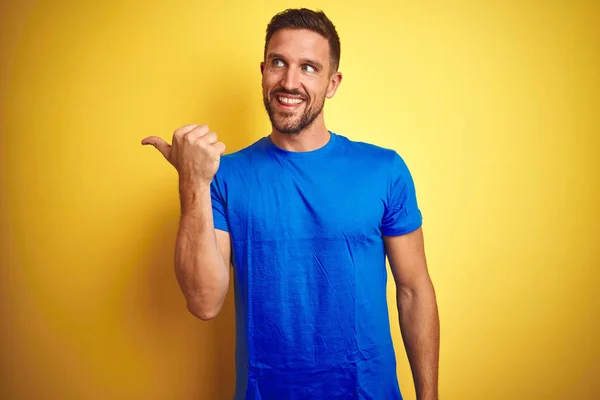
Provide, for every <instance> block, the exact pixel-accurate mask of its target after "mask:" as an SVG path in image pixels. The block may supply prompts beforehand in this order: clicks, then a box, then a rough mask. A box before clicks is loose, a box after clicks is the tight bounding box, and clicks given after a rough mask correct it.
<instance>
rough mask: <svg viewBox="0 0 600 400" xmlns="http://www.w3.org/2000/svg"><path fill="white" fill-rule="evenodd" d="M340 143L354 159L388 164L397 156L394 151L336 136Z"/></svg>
mask: <svg viewBox="0 0 600 400" xmlns="http://www.w3.org/2000/svg"><path fill="white" fill-rule="evenodd" d="M337 136H338V139H339V141H340V142H342V143H343V144H344V146H345V147H346V148H347V149H349V150H350V152H351V153H352V155H353V156H354V157H360V158H363V157H366V158H369V159H376V160H379V161H383V162H390V161H392V160H393V159H394V158H395V157H397V156H398V153H397V152H396V150H394V149H392V148H388V147H384V146H382V145H378V144H375V143H371V142H366V141H361V140H353V139H350V138H348V137H346V136H343V135H339V134H338V135H337Z"/></svg>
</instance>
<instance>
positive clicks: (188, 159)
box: [142, 124, 225, 185]
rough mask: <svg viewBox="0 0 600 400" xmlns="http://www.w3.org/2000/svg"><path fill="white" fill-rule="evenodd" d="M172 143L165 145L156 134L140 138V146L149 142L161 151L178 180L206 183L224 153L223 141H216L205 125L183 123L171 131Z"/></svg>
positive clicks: (211, 177) (210, 179) (214, 135)
mask: <svg viewBox="0 0 600 400" xmlns="http://www.w3.org/2000/svg"><path fill="white" fill-rule="evenodd" d="M172 142H173V144H172V145H169V144H168V143H167V142H165V141H164V140H163V139H161V138H159V137H157V136H150V137H147V138H145V139H144V140H142V144H143V145H152V146H154V147H156V149H157V150H158V151H160V152H161V154H162V155H163V156H164V157H165V158H166V159H167V161H169V162H170V163H171V164H172V165H173V166H174V167H175V169H176V170H177V172H178V173H179V177H180V179H181V178H183V179H184V180H185V181H192V182H200V183H203V184H207V185H209V184H210V182H211V181H212V179H213V177H214V176H215V174H216V173H217V170H218V169H219V162H220V159H221V155H222V154H224V153H225V144H223V143H222V142H217V134H216V133H214V132H210V130H209V129H208V126H206V125H196V124H193V125H185V126H182V127H181V128H179V129H177V130H176V131H175V133H173V141H172Z"/></svg>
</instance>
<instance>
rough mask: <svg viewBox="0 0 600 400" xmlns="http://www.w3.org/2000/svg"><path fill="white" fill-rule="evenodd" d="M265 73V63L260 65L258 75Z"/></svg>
mask: <svg viewBox="0 0 600 400" xmlns="http://www.w3.org/2000/svg"><path fill="white" fill-rule="evenodd" d="M264 72H265V62H264V61H263V62H261V63H260V74H261V75H262V74H263V73H264Z"/></svg>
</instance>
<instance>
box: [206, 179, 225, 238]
mask: <svg viewBox="0 0 600 400" xmlns="http://www.w3.org/2000/svg"><path fill="white" fill-rule="evenodd" d="M210 196H211V199H212V212H213V222H214V225H215V229H219V230H222V231H225V232H229V226H228V224H227V204H226V202H225V198H224V197H223V191H222V190H221V185H220V181H219V179H218V177H217V176H215V177H214V178H213V180H212V182H211V183H210Z"/></svg>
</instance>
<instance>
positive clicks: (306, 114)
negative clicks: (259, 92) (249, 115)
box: [263, 89, 325, 135]
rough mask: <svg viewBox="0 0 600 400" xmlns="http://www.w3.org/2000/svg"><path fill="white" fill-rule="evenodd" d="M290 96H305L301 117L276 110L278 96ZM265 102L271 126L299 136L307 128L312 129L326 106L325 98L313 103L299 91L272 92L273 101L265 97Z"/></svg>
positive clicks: (281, 131)
mask: <svg viewBox="0 0 600 400" xmlns="http://www.w3.org/2000/svg"><path fill="white" fill-rule="evenodd" d="M279 93H281V94H288V95H296V96H298V95H300V96H304V98H303V100H304V108H303V109H302V113H301V114H300V115H298V114H297V112H296V113H294V112H285V111H279V110H277V109H276V106H275V104H274V103H275V102H276V101H279V100H277V94H279ZM263 102H264V104H265V109H266V110H267V114H269V119H270V120H271V125H273V128H275V129H276V130H277V131H278V132H280V133H284V134H287V135H298V134H300V133H302V132H303V131H304V130H305V129H306V128H308V127H310V126H311V125H312V123H313V122H314V121H315V119H316V118H317V117H318V116H319V114H320V113H321V111H322V110H323V106H324V105H325V96H323V98H321V99H318V100H316V101H314V102H313V101H311V100H310V97H308V96H306V95H303V94H302V93H300V92H298V91H287V90H283V89H278V90H274V91H273V92H271V101H269V99H268V97H267V96H266V95H263Z"/></svg>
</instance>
